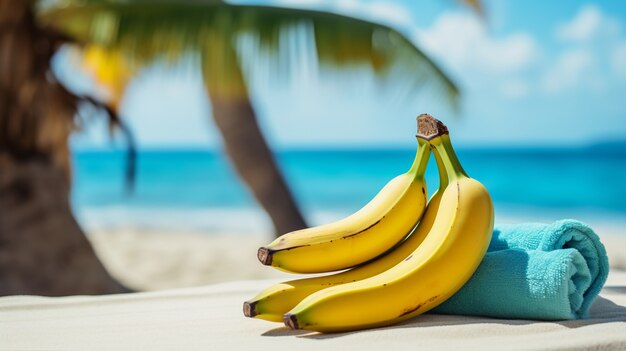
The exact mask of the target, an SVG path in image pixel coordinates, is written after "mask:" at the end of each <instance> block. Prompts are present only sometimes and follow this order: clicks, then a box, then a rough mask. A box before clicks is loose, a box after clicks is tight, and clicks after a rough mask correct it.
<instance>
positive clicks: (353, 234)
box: [341, 216, 385, 239]
mask: <svg viewBox="0 0 626 351" xmlns="http://www.w3.org/2000/svg"><path fill="white" fill-rule="evenodd" d="M384 218H385V217H384V216H383V218H381V219H379V220H377V221H376V222H375V223H374V224H372V225H370V226H369V227H367V228H365V229H362V230H359V231H358V232H356V233H352V234H348V235H344V236H343V237H341V238H342V239H347V238H350V237H353V236H355V235H358V234H361V233H363V232H364V231H366V230H369V229H372V228H373V227H374V226H375V225H377V224H378V223H380V222H381V221H382V220H383V219H384Z"/></svg>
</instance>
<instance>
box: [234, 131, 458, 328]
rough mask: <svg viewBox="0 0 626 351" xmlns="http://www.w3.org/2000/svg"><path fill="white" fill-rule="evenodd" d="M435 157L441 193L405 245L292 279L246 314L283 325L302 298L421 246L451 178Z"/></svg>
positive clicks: (247, 306) (373, 271)
mask: <svg viewBox="0 0 626 351" xmlns="http://www.w3.org/2000/svg"><path fill="white" fill-rule="evenodd" d="M422 143H423V144H424V145H423V146H421V147H426V148H428V147H430V146H429V145H428V143H427V142H426V141H422ZM434 154H435V160H436V161H437V168H438V170H439V189H440V191H437V192H436V193H435V194H434V195H433V196H432V198H431V199H430V201H429V202H428V205H427V206H426V211H425V212H424V216H423V217H422V220H421V221H420V223H419V225H418V226H417V228H416V229H415V230H414V231H413V233H411V235H410V236H409V237H408V238H407V239H406V240H405V241H404V242H402V244H400V245H399V246H398V247H397V248H395V249H393V250H392V251H390V252H389V253H387V254H385V255H383V256H382V257H379V258H377V259H375V260H373V261H371V262H368V263H365V264H363V265H361V266H358V267H355V268H353V269H350V270H347V271H344V272H340V273H335V274H332V275H329V276H322V277H315V278H306V279H298V280H292V281H288V282H284V283H279V284H276V285H273V286H271V287H269V288H267V289H265V290H263V291H262V292H260V293H259V294H257V295H256V296H255V297H254V298H252V299H250V300H248V301H246V302H244V305H243V311H244V315H246V316H247V317H255V318H259V319H265V320H268V321H272V322H282V321H283V314H285V313H287V312H288V311H289V310H291V309H292V308H293V307H295V306H296V305H297V304H298V303H299V302H300V301H301V300H302V299H304V298H305V297H307V296H309V295H311V294H312V293H314V292H316V291H319V290H322V289H325V288H328V287H330V286H335V285H340V284H345V283H349V282H354V281H358V280H362V279H365V278H369V277H372V276H375V275H377V274H379V273H382V272H384V271H386V270H387V269H389V268H391V267H393V266H395V265H396V264H398V263H399V262H401V261H402V260H404V259H405V258H407V257H408V256H409V255H410V254H411V253H412V252H413V251H414V250H415V249H416V248H417V247H418V246H419V245H420V243H421V242H422V241H423V240H424V238H425V237H426V235H427V234H428V232H429V230H430V228H431V227H432V224H433V222H434V220H435V216H436V215H437V212H438V211H439V203H440V200H441V193H442V191H443V189H444V188H445V187H446V186H447V184H448V176H447V175H446V172H445V170H444V168H443V164H442V163H441V158H440V157H439V155H438V153H437V151H436V150H435V152H434ZM407 215H410V216H415V214H411V213H408V214H407Z"/></svg>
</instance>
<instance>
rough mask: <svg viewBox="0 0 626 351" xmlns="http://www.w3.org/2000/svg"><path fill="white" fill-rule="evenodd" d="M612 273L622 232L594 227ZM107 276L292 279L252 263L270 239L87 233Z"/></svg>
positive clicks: (172, 284) (150, 286) (159, 283)
mask: <svg viewBox="0 0 626 351" xmlns="http://www.w3.org/2000/svg"><path fill="white" fill-rule="evenodd" d="M594 229H595V230H596V232H597V233H598V234H599V235H600V236H601V238H602V241H603V243H604V244H605V246H606V248H607V251H608V253H609V260H610V263H611V267H612V268H613V269H619V270H626V228H618V227H610V226H594ZM89 237H90V239H91V240H92V242H93V244H94V246H95V248H96V251H97V253H98V255H99V256H100V257H101V259H102V261H103V262H104V264H105V265H106V267H107V268H108V269H109V271H110V272H111V273H112V274H113V275H114V276H115V277H117V278H118V279H120V280H121V281H122V282H123V283H125V284H126V285H128V286H129V287H131V288H134V289H138V290H161V289H168V288H180V287H191V286H201V285H206V284H213V283H219V282H225V281H234V280H249V279H268V278H282V279H285V280H288V279H294V278H296V277H298V276H297V275H294V274H289V273H284V272H280V271H277V270H275V269H273V268H270V267H266V266H263V265H262V264H261V263H259V261H258V260H257V258H256V251H257V249H258V247H259V246H261V245H263V244H265V243H268V242H269V241H271V240H272V237H271V235H270V234H262V233H259V234H254V233H247V234H236V233H232V234H210V233H192V232H171V231H146V230H131V229H127V230H113V231H111V230H109V231H93V232H91V234H90V235H89Z"/></svg>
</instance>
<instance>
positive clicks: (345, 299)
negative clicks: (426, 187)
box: [244, 115, 493, 332]
mask: <svg viewBox="0 0 626 351" xmlns="http://www.w3.org/2000/svg"><path fill="white" fill-rule="evenodd" d="M417 138H418V143H419V146H418V152H417V154H418V156H417V157H416V161H415V162H416V163H418V164H417V165H416V164H414V165H413V167H411V170H413V169H415V168H416V169H418V173H419V174H423V172H424V169H425V168H426V163H427V161H428V154H429V151H426V150H430V149H431V148H432V150H433V151H434V154H435V159H436V161H437V167H438V169H439V176H440V180H439V182H440V185H439V190H438V191H437V192H436V193H435V195H433V196H432V198H431V199H430V201H429V202H428V205H427V208H426V210H425V213H424V215H423V218H420V217H421V211H420V212H413V213H410V212H402V213H403V214H404V215H405V216H411V217H412V218H413V219H414V222H418V221H419V223H418V224H417V226H416V227H415V228H410V229H407V232H406V233H405V234H408V235H409V236H408V237H407V238H406V239H405V240H404V241H402V242H401V243H400V244H398V245H395V246H393V248H392V250H390V251H388V250H387V249H386V248H385V249H382V250H381V249H380V248H378V255H375V254H374V255H375V256H378V258H376V259H373V260H370V261H368V262H365V263H363V264H361V265H360V266H357V267H355V268H352V269H350V270H347V271H344V272H341V273H336V274H333V275H329V276H323V277H315V278H309V279H300V280H294V281H290V282H285V283H281V284H277V285H275V286H272V287H270V288H268V289H266V290H264V291H262V292H261V293H259V294H258V295H257V296H256V297H254V298H253V299H251V300H249V301H246V302H245V303H244V314H245V315H246V316H248V317H256V318H261V319H266V320H270V321H277V322H280V321H283V322H284V323H285V325H287V326H288V327H290V328H292V329H308V330H314V331H321V332H336V331H344V330H354V329H362V328H371V327H377V326H384V325H389V324H393V323H397V322H400V321H402V320H405V319H408V318H411V317H413V316H416V315H419V314H421V313H424V312H426V311H428V310H430V309H432V308H434V307H435V306H437V305H438V304H440V303H442V302H443V301H445V300H446V299H448V298H449V297H450V296H452V295H453V294H454V293H455V292H457V291H458V290H459V289H460V288H461V287H462V286H463V285H464V284H465V282H466V281H467V280H468V279H469V278H470V276H471V275H472V274H473V272H474V271H475V269H476V268H477V267H478V265H479V263H480V261H481V260H482V257H483V256H484V254H485V252H486V250H487V246H488V244H489V241H490V239H491V232H492V230H493V204H492V202H491V198H490V196H489V193H488V192H487V190H486V189H485V188H484V187H483V186H482V184H480V183H479V182H478V181H476V180H474V179H471V178H469V177H468V176H467V174H466V173H465V171H464V170H463V168H462V167H461V164H460V163H459V161H458V159H457V157H456V155H455V153H454V150H453V149H452V144H451V142H450V137H449V134H448V130H447V128H446V127H445V126H444V125H443V124H442V123H441V122H439V121H438V120H436V119H434V118H433V117H431V116H429V115H421V116H419V117H418V135H417ZM421 153H422V155H421V156H420V154H421ZM423 154H425V155H423ZM410 172H411V171H410ZM410 172H409V173H410ZM419 177H420V178H421V177H422V176H421V175H419ZM392 182H393V181H392ZM421 182H422V184H423V179H421ZM368 206H369V205H368ZM366 207H367V206H366ZM396 211H398V210H396ZM359 213H360V212H357V213H356V214H355V215H353V216H351V217H349V218H352V217H354V216H357V215H358V214H359ZM359 216H360V215H359ZM408 222H409V221H408V220H406V219H405V223H408ZM388 225H390V224H388ZM394 229H398V227H394ZM327 234H328V235H330V234H332V233H327ZM389 234H391V233H389ZM394 235H397V234H394ZM404 236H406V235H404ZM404 236H402V237H404ZM289 240H290V241H291V240H294V239H291V238H290V239H289ZM363 240H368V239H367V238H365V237H364V239H363ZM278 241H280V238H279V239H278ZM285 241H287V240H285ZM317 242H318V241H312V243H311V245H310V246H311V247H312V248H311V249H314V248H315V246H316V245H317V244H316V243H317ZM275 243H276V242H275ZM272 244H274V243H272ZM300 244H301V245H307V244H306V240H305V241H301V242H300ZM361 245H365V246H366V245H368V242H367V241H364V242H363V243H362V244H361ZM369 245H376V243H369ZM304 247H309V246H304ZM376 248H377V247H374V248H372V250H373V251H375V249H376ZM263 249H264V248H262V249H261V250H263ZM265 249H266V250H270V249H269V248H265ZM335 249H336V248H335V247H334V246H330V247H328V248H325V250H327V251H326V252H328V253H327V254H328V255H330V254H331V252H333V251H334V250H335ZM342 249H345V247H344V248H342ZM363 250H365V249H363ZM318 254H319V255H320V257H314V256H309V258H307V259H310V260H313V261H316V260H319V259H322V260H326V257H323V256H324V255H326V253H324V254H322V253H320V252H318ZM332 255H333V257H336V256H338V255H340V253H334V252H333V253H332ZM259 256H260V257H259V258H262V257H261V256H262V255H259ZM289 259H293V260H300V259H302V258H300V257H298V256H294V257H289ZM262 261H263V260H262ZM362 262H363V261H362ZM285 264H286V263H285V262H283V261H281V265H285ZM312 265H316V266H317V267H318V268H319V267H328V266H330V265H329V264H327V263H321V264H318V263H315V262H310V263H309V267H310V266H312ZM345 267H349V266H345ZM281 268H284V267H281ZM316 271H318V272H319V271H322V270H321V269H317V270H316Z"/></svg>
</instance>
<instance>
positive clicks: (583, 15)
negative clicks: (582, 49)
mask: <svg viewBox="0 0 626 351" xmlns="http://www.w3.org/2000/svg"><path fill="white" fill-rule="evenodd" d="M619 31H620V24H619V22H618V21H616V20H614V19H613V18H610V17H608V16H606V15H604V14H603V13H602V12H601V11H600V9H599V8H598V7H596V6H593V5H587V6H585V7H583V8H581V9H580V11H579V12H578V14H577V15H576V17H574V18H573V19H572V20H571V21H569V22H567V23H563V24H561V25H560V26H559V27H558V28H557V30H556V36H557V38H559V39H562V40H566V41H589V40H591V39H594V38H595V37H598V36H603V35H615V34H617V33H619Z"/></svg>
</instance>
